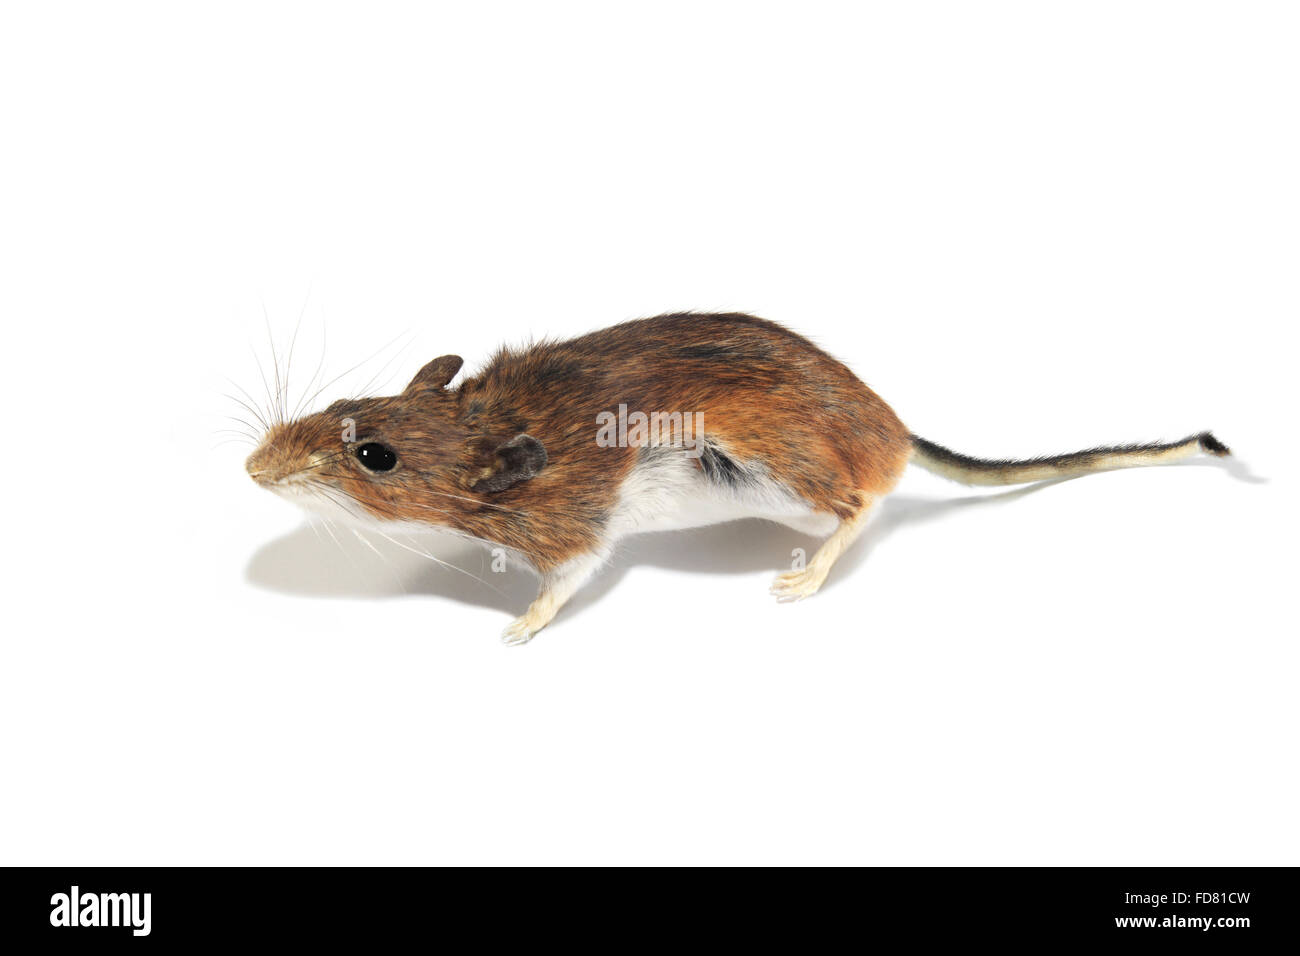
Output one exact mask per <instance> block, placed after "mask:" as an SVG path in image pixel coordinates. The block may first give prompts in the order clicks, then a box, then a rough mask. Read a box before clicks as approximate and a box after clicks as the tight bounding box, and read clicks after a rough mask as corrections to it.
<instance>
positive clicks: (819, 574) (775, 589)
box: [771, 567, 826, 604]
mask: <svg viewBox="0 0 1300 956" xmlns="http://www.w3.org/2000/svg"><path fill="white" fill-rule="evenodd" d="M825 580H826V573H825V572H824V571H822V570H820V569H819V568H815V567H807V568H804V569H803V570H802V571H787V572H786V573H785V574H778V575H777V576H776V580H775V581H773V582H772V588H771V591H772V594H773V595H775V597H776V599H777V600H778V601H780V602H781V603H782V604H786V603H788V602H790V601H802V600H803V599H804V598H806V597H812V596H813V595H814V594H816V593H817V590H818V589H819V588H820V587H821V586H822V582H823V581H825Z"/></svg>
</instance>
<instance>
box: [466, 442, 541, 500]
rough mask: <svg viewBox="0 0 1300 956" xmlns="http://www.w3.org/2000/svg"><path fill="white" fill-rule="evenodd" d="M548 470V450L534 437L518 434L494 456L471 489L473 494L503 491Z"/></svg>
mask: <svg viewBox="0 0 1300 956" xmlns="http://www.w3.org/2000/svg"><path fill="white" fill-rule="evenodd" d="M545 467H546V447H545V446H544V445H543V444H542V443H541V442H539V441H538V440H537V439H536V438H534V437H533V436H532V435H522V434H521V435H516V436H515V437H514V438H512V439H510V440H509V441H508V442H506V443H505V444H504V445H501V446H499V447H498V448H497V450H496V451H495V452H493V453H492V462H491V464H489V465H488V466H487V467H486V468H484V469H483V471H482V473H481V474H480V475H479V477H478V480H477V481H475V482H474V484H473V485H471V486H470V487H471V488H472V489H473V490H474V491H483V492H493V491H504V490H505V489H506V488H509V487H510V486H511V485H513V484H516V483H518V482H521V481H527V480H528V479H529V478H532V477H533V476H534V475H536V474H537V473H538V472H539V471H541V470H542V469H543V468H545Z"/></svg>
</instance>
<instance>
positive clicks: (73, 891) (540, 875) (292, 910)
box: [0, 868, 1300, 952]
mask: <svg viewBox="0 0 1300 956" xmlns="http://www.w3.org/2000/svg"><path fill="white" fill-rule="evenodd" d="M4 879H5V884H6V889H5V892H4V893H3V897H2V898H3V903H2V904H0V916H2V918H3V925H4V929H5V931H6V934H7V936H8V938H9V939H10V940H15V939H16V940H19V941H22V942H25V943H28V944H32V945H36V946H48V945H50V944H54V945H64V944H76V945H78V946H81V945H84V946H86V947H88V948H95V949H99V948H103V947H106V946H111V947H114V948H117V947H130V948H139V947H151V946H162V947H164V948H166V947H169V946H176V945H178V944H181V945H186V946H189V945H192V944H196V943H197V944H200V945H213V944H221V945H237V944H241V943H249V942H290V941H291V942H293V943H295V944H301V943H310V942H319V943H326V944H330V945H332V946H336V945H339V944H340V943H346V942H352V943H355V944H357V945H361V944H363V943H364V944H365V945H366V946H367V947H368V948H369V947H375V946H389V945H396V944H397V943H399V942H403V941H405V942H409V941H410V940H411V938H412V934H413V933H414V934H415V937H416V938H417V939H426V940H438V939H442V938H453V937H451V936H449V935H448V934H452V933H455V934H457V935H459V934H460V933H463V932H476V933H479V934H483V938H484V940H485V941H491V942H493V943H494V944H500V943H502V942H507V941H509V940H510V939H512V938H515V937H518V938H519V939H520V941H521V942H522V941H523V939H524V938H525V937H526V938H528V939H529V941H530V944H531V945H543V944H546V945H550V944H552V943H555V942H560V943H562V942H563V941H564V939H565V938H566V937H567V938H572V939H574V940H575V941H582V940H587V941H594V940H596V939H600V940H602V941H603V942H604V943H605V944H608V945H611V946H614V947H617V946H620V945H623V944H624V943H623V941H622V940H617V939H614V938H611V937H612V935H613V934H615V933H617V934H619V935H621V936H623V937H625V939H626V942H629V943H630V942H635V943H638V944H644V943H646V942H651V943H654V942H656V941H662V942H663V944H664V945H680V944H683V943H686V942H691V943H694V944H700V943H708V942H710V941H717V942H719V943H720V944H721V943H727V944H729V945H734V944H736V943H737V942H739V941H742V940H744V939H748V938H752V937H755V936H757V937H760V938H765V939H767V940H769V941H773V942H774V941H775V940H777V939H778V938H780V939H783V940H790V939H796V938H798V937H799V934H802V935H803V938H804V939H805V941H806V942H808V943H810V944H811V943H817V944H819V945H820V944H821V943H824V942H826V941H828V939H829V936H828V934H832V933H833V934H835V935H836V936H839V935H840V934H842V933H844V932H850V933H852V934H853V937H852V938H853V939H855V940H858V941H860V942H865V943H871V942H872V941H883V940H887V939H905V940H911V941H913V942H925V941H932V942H934V941H945V942H951V943H958V944H960V943H971V944H986V943H994V944H996V943H1001V942H1036V943H1056V942H1060V943H1086V944H1102V945H1108V946H1113V945H1116V944H1118V945H1124V944H1125V943H1126V942H1128V943H1131V944H1133V945H1135V946H1142V947H1144V948H1145V947H1148V946H1150V945H1153V944H1154V945H1161V946H1178V947H1182V946H1196V947H1200V946H1206V945H1208V946H1212V947H1213V948H1215V949H1225V950H1228V949H1230V950H1240V949H1242V948H1253V947H1262V946H1265V945H1267V946H1269V947H1272V948H1276V947H1277V946H1292V945H1294V941H1295V940H1296V939H1297V929H1298V928H1300V927H1298V926H1297V921H1298V920H1297V917H1298V916H1300V913H1298V912H1297V911H1298V909H1300V907H1297V881H1296V871H1295V870H1294V869H1197V868H1193V869H1068V868H1048V869H1010V868H1008V869H886V870H873V869H840V870H826V871H824V872H819V873H816V874H811V873H808V872H806V871H774V872H768V871H759V870H749V871H743V872H742V871H734V872H729V873H725V874H723V873H718V872H708V871H704V870H700V871H696V872H683V871H680V870H673V871H649V872H635V871H631V870H629V871H615V872H612V873H606V874H601V875H599V876H598V877H596V878H595V879H594V880H593V879H592V876H591V874H588V873H584V872H583V871H581V870H572V871H569V872H566V873H556V872H555V871H543V870H538V871H529V870H518V871H511V872H497V871H490V870H472V871H463V872H460V873H449V872H446V871H442V870H425V869H328V868H317V869H273V868H267V869H239V868H230V869H207V868H164V869H96V868H86V869H61V868H51V869H8V870H6V871H5V872H4ZM611 921H613V922H614V923H616V924H619V925H621V927H622V928H621V929H617V928H611ZM684 933H686V934H688V935H689V937H690V938H689V940H687V939H684V938H683V934H684ZM774 934H779V937H778V936H777V935H774ZM836 948H839V947H836ZM10 951H11V952H16V951H18V952H25V951H27V950H13V949H10Z"/></svg>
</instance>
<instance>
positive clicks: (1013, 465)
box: [912, 432, 1231, 485]
mask: <svg viewBox="0 0 1300 956" xmlns="http://www.w3.org/2000/svg"><path fill="white" fill-rule="evenodd" d="M1199 452H1205V453H1206V454H1210V455H1214V456H1216V457H1219V458H1222V457H1223V456H1225V455H1230V454H1231V452H1230V451H1229V450H1228V446H1227V445H1225V444H1223V442H1221V441H1219V440H1218V439H1217V438H1215V437H1214V436H1213V435H1211V434H1210V433H1209V432H1201V433H1200V434H1199V435H1191V436H1189V437H1187V438H1184V439H1183V440H1182V441H1175V442H1156V443H1152V444H1148V445H1114V446H1110V447H1105V448H1088V449H1085V450H1084V451H1076V452H1071V453H1069V454H1067V455H1051V456H1048V457H1044V458H1024V459H1000V460H994V459H988V458H971V457H969V456H967V455H962V454H959V453H958V452H955V451H952V450H950V449H947V448H944V447H943V446H942V445H936V444H935V443H934V442H930V441H926V440H925V439H924V438H921V437H919V436H917V435H913V436H912V463H913V464H915V465H920V466H921V467H922V468H924V469H925V470H926V471H929V472H933V473H934V474H936V475H939V476H941V477H943V478H948V479H950V480H951V481H957V482H961V483H962V484H963V485H1018V484H1023V483H1025V482H1029V481H1047V480H1048V479H1051V478H1076V477H1078V476H1079V475H1090V474H1092V473H1093V472H1097V471H1113V470H1115V469H1117V468H1140V467H1142V466H1145V465H1167V464H1169V463H1171V462H1175V461H1181V460H1182V459H1184V458H1190V457H1191V456H1193V455H1195V454H1198V453H1199Z"/></svg>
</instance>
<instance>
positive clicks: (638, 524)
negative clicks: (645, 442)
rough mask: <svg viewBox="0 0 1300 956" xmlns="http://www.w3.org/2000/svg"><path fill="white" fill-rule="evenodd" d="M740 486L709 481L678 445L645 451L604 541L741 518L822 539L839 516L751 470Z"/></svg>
mask: <svg viewBox="0 0 1300 956" xmlns="http://www.w3.org/2000/svg"><path fill="white" fill-rule="evenodd" d="M751 476H752V478H753V480H751V481H748V482H746V483H744V484H742V485H740V486H728V485H724V484H718V483H716V482H712V481H709V480H708V479H707V478H706V477H705V476H704V474H703V472H702V471H701V470H700V468H699V467H698V465H697V464H696V462H695V460H694V459H692V458H688V457H687V456H686V455H685V454H684V453H683V452H682V451H680V450H679V449H663V450H662V451H661V452H660V453H658V454H644V455H642V457H641V459H640V461H638V463H637V465H636V466H635V467H634V468H633V470H632V473H631V474H630V475H629V476H628V478H627V480H625V481H624V482H623V486H622V488H620V489H619V497H618V504H617V505H616V506H615V509H614V513H613V515H612V516H611V518H610V522H609V526H608V533H609V540H610V541H611V542H612V541H615V540H617V539H619V538H622V537H624V536H626V535H629V534H639V533H641V532H644V531H676V530H679V529H682V528H698V527H701V526H703V525H710V524H721V523H723V522H726V521H737V520H740V519H742V518H764V519H767V520H769V521H776V522H779V523H781V524H784V525H787V526H789V527H791V528H794V529H795V530H797V531H801V532H803V533H805V534H810V535H815V536H817V537H823V536H825V535H828V534H830V533H831V532H832V531H834V530H835V528H836V526H837V525H838V524H839V519H838V518H836V517H835V515H833V514H829V513H827V512H818V511H814V510H813V508H812V507H811V506H810V505H809V504H808V502H806V501H804V500H803V499H801V498H799V497H798V496H796V495H795V494H794V493H792V492H791V491H790V490H789V489H787V488H785V487H784V486H783V485H781V484H780V483H778V482H776V481H774V480H772V479H770V478H765V477H763V476H762V475H758V474H755V473H754V472H753V471H752V470H751Z"/></svg>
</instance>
